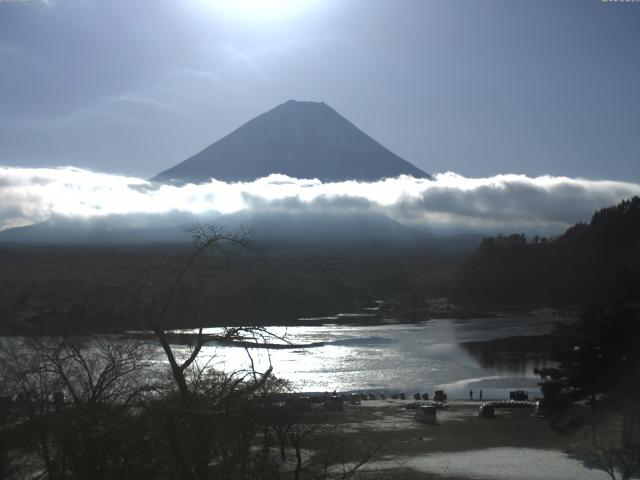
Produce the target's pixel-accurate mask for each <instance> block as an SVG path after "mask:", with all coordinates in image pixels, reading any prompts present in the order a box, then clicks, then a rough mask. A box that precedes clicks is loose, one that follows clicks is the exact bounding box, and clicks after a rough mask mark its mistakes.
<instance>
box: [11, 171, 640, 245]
mask: <svg viewBox="0 0 640 480" xmlns="http://www.w3.org/2000/svg"><path fill="white" fill-rule="evenodd" d="M633 195H640V184H636V183H627V182H618V181H593V180H585V179H579V178H576V179H574V178H567V177H550V176H542V177H535V178H531V177H527V176H525V175H497V176H494V177H489V178H465V177H462V176H460V175H457V174H455V173H450V172H447V173H443V174H437V175H435V177H434V180H433V181H430V180H425V179H415V178H411V177H406V176H401V177H398V178H391V179H385V180H380V181H377V182H371V183H365V182H356V181H347V182H336V183H323V182H321V181H319V180H305V179H296V178H290V177H287V176H284V175H271V176H269V177H265V178H261V179H258V180H255V181H253V182H239V183H226V182H220V181H216V180H212V181H210V182H209V183H206V184H202V185H193V184H188V185H184V186H173V185H157V184H153V183H151V182H148V181H146V180H142V179H139V178H134V177H125V176H117V175H109V174H103V173H96V172H92V171H88V170H82V169H78V168H73V167H61V168H15V167H0V230H6V229H8V228H12V227H17V226H24V225H30V224H33V223H37V222H40V221H43V220H46V219H48V218H50V217H81V218H91V217H99V216H105V215H111V214H122V215H127V214H136V216H138V217H139V215H140V214H156V215H157V214H164V213H171V214H172V215H171V216H172V217H173V218H175V213H176V212H189V213H191V214H196V215H206V214H211V215H212V218H213V217H215V216H216V215H218V214H230V213H236V212H241V211H250V212H252V213H255V214H259V213H260V212H273V211H278V210H284V211H287V212H293V213H296V214H300V215H304V214H305V213H309V212H323V213H330V212H336V213H338V212H344V211H351V212H360V211H361V212H363V213H365V212H369V213H371V212H373V213H382V214H385V215H388V216H390V217H391V218H393V219H395V220H397V221H399V222H401V223H403V224H405V225H408V226H411V227H414V228H418V229H421V230H425V231H447V232H469V231H476V232H482V233H497V232H505V233H506V232H513V231H518V232H520V231H524V232H532V233H545V234H546V233H559V232H562V231H563V230H564V229H565V228H567V227H568V226H570V225H572V224H574V223H576V222H578V221H588V220H589V219H590V217H591V215H592V213H593V212H594V211H595V210H597V209H599V208H602V207H603V206H607V205H612V204H615V203H617V202H619V201H620V200H622V199H624V198H628V197H631V196H633Z"/></svg>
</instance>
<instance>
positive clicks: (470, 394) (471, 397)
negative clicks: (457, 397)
mask: <svg viewBox="0 0 640 480" xmlns="http://www.w3.org/2000/svg"><path fill="white" fill-rule="evenodd" d="M469 400H473V390H469Z"/></svg>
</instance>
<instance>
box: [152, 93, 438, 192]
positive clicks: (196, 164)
mask: <svg viewBox="0 0 640 480" xmlns="http://www.w3.org/2000/svg"><path fill="white" fill-rule="evenodd" d="M271 173H282V174H285V175H289V176H291V177H297V178H318V179H320V180H322V181H341V180H368V181H372V180H378V179H380V178H384V177H396V176H398V175H401V174H407V175H412V176H414V177H418V178H429V175H428V174H427V173H425V172H423V171H422V170H420V169H419V168H417V167H415V166H414V165H412V164H411V163H409V162H407V161H406V160H403V159H402V158H400V157H398V156H397V155H395V154H394V153H392V152H390V151H389V150H387V149H386V148H385V147H383V146H382V145H380V144H379V143H378V142H376V141H375V140H373V139H372V138H371V137H369V136H368V135H366V134H365V133H363V132H362V131H361V130H359V129H358V128H357V127H356V126H355V125H353V124H352V123H351V122H349V121H348V120H347V119H345V118H344V117H342V116H341V115H340V114H338V113H337V112H336V111H335V110H333V109H332V108H331V107H329V106H328V105H326V104H324V103H317V102H297V101H294V100H289V101H288V102H286V103H283V104H281V105H279V106H277V107H276V108H274V109H272V110H270V111H268V112H266V113H263V114H262V115H259V116H258V117H256V118H254V119H253V120H250V121H249V122H247V123H245V124H244V125H242V126H241V127H240V128H238V129H237V130H235V131H233V132H232V133H230V134H229V135H227V136H226V137H224V138H222V139H221V140H219V141H217V142H216V143H214V144H212V145H210V146H208V147H207V148H205V149H204V150H202V151H201V152H200V153H197V154H196V155H194V156H192V157H191V158H189V159H187V160H185V161H183V162H182V163H179V164H178V165H176V166H174V167H172V168H170V169H168V170H165V171H164V172H161V173H159V174H158V175H156V177H154V179H153V180H156V181H161V182H166V181H177V182H194V183H201V182H205V181H207V180H209V179H210V178H216V179H218V180H224V181H250V180H255V179H256V178H260V177H265V176H267V175H269V174H271Z"/></svg>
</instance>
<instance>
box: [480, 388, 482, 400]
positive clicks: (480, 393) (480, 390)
mask: <svg viewBox="0 0 640 480" xmlns="http://www.w3.org/2000/svg"><path fill="white" fill-rule="evenodd" d="M480 400H482V390H480Z"/></svg>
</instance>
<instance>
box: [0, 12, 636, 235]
mask: <svg viewBox="0 0 640 480" xmlns="http://www.w3.org/2000/svg"><path fill="white" fill-rule="evenodd" d="M639 49H640V2H613V1H601V0H580V1H569V0H565V1H557V0H541V1H522V0H508V1H507V0H503V1H495V0H482V1H474V2H471V1H458V0H447V1H444V0H440V1H430V0H415V1H411V0H402V1H398V0H235V1H234V0H180V1H177V0H176V1H168V0H138V1H135V2H132V1H130V0H110V1H96V0H48V1H46V2H44V1H41V0H16V1H7V0H0V165H6V166H14V167H19V168H28V167H58V166H74V167H78V168H82V169H88V170H94V171H99V172H107V173H114V174H121V175H127V176H135V177H140V178H149V177H151V176H153V175H155V174H156V173H158V172H160V171H162V170H165V169H166V168H168V167H170V166H172V165H174V164H176V163H179V162H180V161H182V160H184V159H186V158H187V157H189V156H191V155H193V154H194V153H197V152H198V151H200V150H201V149H202V148H204V147H206V146H207V145H209V144H211V143H213V142H215V141H216V140H218V139H219V138H221V137H223V136H224V135H226V134H227V133H230V132H231V131H232V130H233V129H235V128H237V127H238V126H240V125H241V124H242V123H244V122H246V121H247V120H249V119H251V118H252V117H254V116H256V115H258V114H260V113H262V112H264V111H267V110H269V109H271V108H273V107H275V106H276V105H278V104H280V103H282V102H284V101H286V100H288V99H296V100H314V101H324V102H325V103H327V104H329V105H330V106H331V107H333V108H334V109H335V110H337V111H338V112H339V113H340V114H342V115H343V116H345V117H346V118H347V119H349V120H350V121H352V122H353V123H354V124H355V125H356V126H358V127H359V128H360V129H362V130H363V131H364V132H365V133H367V134H369V135H371V136H372V137H373V138H374V139H376V140H378V141H379V142H381V143H382V144H383V145H385V146H386V147H387V148H389V149H390V150H391V151H393V152H394V153H396V154H398V155H400V156H401V157H403V158H405V159H406V160H408V161H410V162H412V163H414V164H415V165H417V166H418V167H420V168H422V169H423V170H425V171H427V172H430V173H442V172H447V171H452V172H456V174H458V175H461V176H463V177H465V178H472V177H475V178H490V177H495V176H496V175H500V174H524V175H526V176H528V177H531V178H535V177H539V176H542V175H550V176H566V177H570V178H578V177H580V178H585V179H590V180H605V179H606V180H617V181H622V182H640V167H639V165H640V161H639V160H640V158H639V156H640V154H639V152H640V134H639V133H640V132H639V129H640V88H638V80H639V79H640V54H639ZM0 228H1V227H0Z"/></svg>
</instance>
